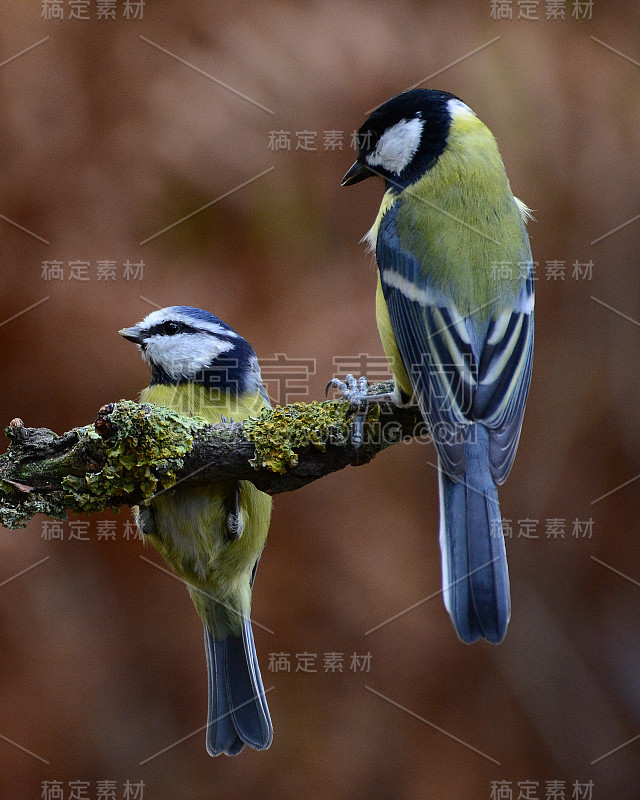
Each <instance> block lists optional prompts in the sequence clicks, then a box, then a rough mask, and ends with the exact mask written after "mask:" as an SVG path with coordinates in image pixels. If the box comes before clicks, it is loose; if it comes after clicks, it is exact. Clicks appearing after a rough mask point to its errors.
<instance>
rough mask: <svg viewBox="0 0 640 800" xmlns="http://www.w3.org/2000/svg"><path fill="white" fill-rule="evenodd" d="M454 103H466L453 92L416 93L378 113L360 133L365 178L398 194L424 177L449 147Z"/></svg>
mask: <svg viewBox="0 0 640 800" xmlns="http://www.w3.org/2000/svg"><path fill="white" fill-rule="evenodd" d="M452 100H453V101H456V102H458V103H460V102H461V101H460V100H459V99H458V98H457V97H456V96H455V95H453V94H450V93H449V92H442V91H436V90H434V89H412V90H410V91H408V92H403V93H402V94H399V95H396V96H395V97H393V98H391V100H388V101H387V102H386V103H384V104H383V105H381V106H380V107H379V108H377V109H376V110H375V111H374V112H373V113H372V114H371V116H370V117H369V118H368V119H367V120H366V121H365V123H364V124H363V125H362V127H361V128H360V130H359V132H358V143H359V146H360V149H359V151H358V161H357V162H356V163H359V164H360V165H361V167H362V172H361V173H360V174H361V176H362V177H366V173H367V171H368V173H369V174H377V175H380V176H381V177H383V178H384V179H385V181H386V182H387V188H388V189H392V190H393V191H396V192H397V191H401V190H402V189H404V188H406V187H407V186H409V185H410V184H412V183H414V182H415V181H416V180H418V178H420V177H421V176H422V175H424V173H425V172H426V171H427V170H428V169H431V168H432V167H433V166H434V164H435V163H436V161H437V160H438V158H439V156H440V155H441V154H442V153H443V152H444V150H445V148H446V146H447V136H448V133H449V127H450V124H451V113H450V107H449V102H450V101H452ZM354 166H355V165H354ZM347 174H348V173H347ZM349 182H355V181H347V183H349Z"/></svg>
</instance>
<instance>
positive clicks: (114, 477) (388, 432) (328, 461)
mask: <svg viewBox="0 0 640 800" xmlns="http://www.w3.org/2000/svg"><path fill="white" fill-rule="evenodd" d="M385 388H387V389H388V386H387V385H384V384H379V385H378V386H372V387H371V389H370V391H371V393H373V392H379V391H383V390H384V389H385ZM350 433H351V422H350V412H349V405H348V403H347V402H345V401H344V400H340V401H334V400H331V401H326V402H322V403H294V404H292V405H288V406H278V407H276V408H275V409H273V410H271V409H264V410H263V411H262V413H261V415H260V416H259V417H258V418H251V419H249V420H245V421H244V422H223V423H219V424H217V425H210V424H208V423H207V422H206V421H205V420H204V419H201V418H197V417H194V418H191V417H183V416H181V415H180V414H177V413H176V412H173V411H169V410H168V409H166V408H162V407H160V406H152V405H148V404H145V405H140V404H138V403H133V402H131V401H129V400H121V401H119V402H118V403H109V404H108V405H106V406H104V407H103V408H101V409H100V412H99V415H98V418H97V419H96V421H95V423H94V424H92V425H85V426H84V427H81V428H74V429H73V430H72V431H69V432H68V433H65V434H63V435H62V436H57V435H56V434H55V433H53V431H50V430H48V429H46V428H27V427H25V426H24V424H23V423H22V421H21V420H19V419H15V420H13V421H12V422H11V424H10V425H9V427H8V428H6V434H7V436H8V438H9V439H10V445H9V449H8V450H7V452H6V453H4V454H3V455H2V456H0V523H2V524H3V525H5V526H6V527H9V528H16V527H21V526H23V525H24V524H25V522H26V521H27V520H29V519H30V518H31V517H32V516H33V515H34V514H46V515H47V516H50V517H55V518H59V519H65V518H66V511H74V512H77V513H91V512H97V511H102V510H104V509H105V508H118V507H119V506H121V505H136V504H139V503H142V502H144V501H145V500H149V499H150V498H152V497H153V496H154V495H157V494H158V493H160V492H164V491H173V490H174V489H179V486H187V485H203V484H209V483H214V482H215V481H219V480H229V479H236V480H248V481H251V482H252V483H254V484H255V485H256V486H257V487H258V488H259V489H262V491H264V492H268V493H269V494H277V493H279V492H288V491H292V490H293V489H298V488H300V487H301V486H304V485H306V484H307V483H311V482H312V481H314V480H316V479H317V478H321V477H323V476H324V475H328V474H329V473H331V472H335V471H337V470H339V469H342V468H343V467H346V466H347V465H349V464H364V463H366V462H368V461H370V460H371V459H372V458H373V457H374V456H375V455H376V453H378V452H380V451H381V450H384V449H385V448H386V447H388V446H390V445H392V444H396V443H398V442H400V441H402V440H407V439H410V438H413V437H415V436H421V435H424V434H425V433H426V431H425V429H424V425H423V424H422V421H421V418H420V415H419V413H418V412H417V410H416V409H415V408H413V407H410V408H402V409H399V408H395V407H393V406H385V405H382V406H380V407H375V408H374V409H373V410H372V411H371V412H370V414H369V417H368V419H367V423H366V425H365V435H364V441H363V443H362V444H361V445H360V447H359V448H358V449H357V450H356V448H355V447H354V445H353V443H352V441H351V436H350Z"/></svg>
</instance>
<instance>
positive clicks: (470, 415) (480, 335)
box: [342, 89, 534, 643]
mask: <svg viewBox="0 0 640 800" xmlns="http://www.w3.org/2000/svg"><path fill="white" fill-rule="evenodd" d="M374 175H377V176H380V177H381V178H382V179H383V180H384V182H385V189H386V191H385V194H384V197H383V199H382V204H381V206H380V210H379V213H378V216H377V218H376V220H375V223H374V225H373V227H372V228H371V230H370V231H369V233H368V234H367V235H366V236H365V239H366V240H367V242H368V243H369V245H370V247H371V249H372V250H375V254H376V260H377V263H378V272H379V275H378V287H377V294H376V317H377V323H378V330H379V332H380V337H381V339H382V344H383V347H384V350H385V353H386V355H387V357H388V359H389V362H390V365H391V369H392V372H393V377H394V380H395V392H394V394H393V398H394V399H395V400H396V402H407V401H409V399H410V398H412V399H413V401H414V402H417V403H418V404H419V407H420V410H421V413H422V416H423V418H424V419H425V421H426V422H427V423H428V425H429V428H430V432H431V436H432V438H433V440H434V443H435V446H436V449H437V453H438V473H439V494H440V548H441V553H442V581H443V596H444V602H445V606H446V608H447V610H448V612H449V614H450V615H451V618H452V620H453V624H454V626H455V628H456V631H457V633H458V636H459V637H460V639H462V641H464V642H467V643H471V642H474V641H476V640H477V639H480V638H482V637H484V638H486V639H488V640H489V641H490V642H494V643H497V642H500V641H502V639H503V638H504V636H505V633H506V631H507V625H508V623H509V617H510V613H511V603H510V597H509V576H508V570H507V558H506V552H505V544H504V536H503V530H502V522H501V517H500V507H499V505H498V492H497V488H496V487H497V486H498V485H500V484H502V483H503V481H504V480H505V479H506V477H507V475H508V474H509V471H510V469H511V466H512V464H513V460H514V457H515V453H516V449H517V446H518V440H519V438H520V429H521V426H522V419H523V415H524V408H525V402H526V399H527V394H528V391H529V384H530V381H531V365H532V357H533V305H534V285H533V278H534V276H533V264H532V255H531V248H530V245H529V238H528V236H527V232H526V229H525V222H526V221H527V219H528V218H529V216H530V214H529V210H528V209H527V208H526V206H525V205H524V203H522V202H521V201H519V200H518V199H517V198H515V197H514V196H513V193H512V191H511V187H510V185H509V181H508V179H507V175H506V172H505V168H504V164H503V162H502V158H501V156H500V153H499V151H498V146H497V144H496V141H495V139H494V137H493V135H492V134H491V132H490V131H489V129H488V128H487V127H486V125H484V124H483V123H482V122H481V121H480V120H479V119H478V117H477V116H476V115H475V113H474V112H473V111H472V110H471V109H470V108H469V106H467V105H466V104H465V103H463V102H462V101H461V100H460V99H458V98H457V97H455V96H454V95H452V94H449V93H448V92H442V91H435V90H429V89H415V90H412V91H408V92H404V93H402V94H399V95H397V96H396V97H393V98H392V99H391V100H389V101H388V102H386V103H384V104H383V105H382V106H380V107H379V108H378V109H377V110H376V111H374V112H373V113H372V114H371V116H370V117H369V118H368V119H367V120H366V121H365V123H364V124H363V126H362V127H361V128H360V131H359V133H358V158H357V160H356V162H355V164H353V166H352V167H351V169H349V171H348V172H347V174H346V175H345V176H344V178H343V180H342V185H343V186H351V185H353V184H354V183H357V182H359V181H361V180H364V179H365V178H369V177H371V176H374ZM349 379H350V380H349V385H348V386H347V387H346V388H347V394H348V395H349V396H350V397H351V399H352V400H354V398H355V400H356V405H357V400H358V398H359V400H360V402H362V391H361V389H362V387H359V386H358V382H356V381H355V380H354V379H353V377H352V376H349ZM374 401H375V397H373V398H369V402H374Z"/></svg>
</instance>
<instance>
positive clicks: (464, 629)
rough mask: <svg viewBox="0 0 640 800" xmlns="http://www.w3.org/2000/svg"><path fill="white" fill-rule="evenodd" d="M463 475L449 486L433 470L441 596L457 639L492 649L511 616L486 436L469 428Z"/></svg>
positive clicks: (474, 427) (479, 428) (448, 481)
mask: <svg viewBox="0 0 640 800" xmlns="http://www.w3.org/2000/svg"><path fill="white" fill-rule="evenodd" d="M465 457H466V470H465V475H464V477H463V478H462V479H461V480H458V481H454V480H452V479H451V478H450V477H449V476H447V475H446V474H445V473H444V471H443V469H442V468H441V467H440V469H439V478H440V548H441V551H442V581H443V595H444V601H445V606H446V608H447V611H448V612H449V614H450V615H451V619H452V620H453V624H454V626H455V628H456V631H457V633H458V636H459V637H460V638H461V639H462V641H463V642H466V643H467V644H471V643H472V642H475V641H477V640H478V639H481V638H485V639H488V641H490V642H493V643H495V644H497V643H498V642H501V641H502V640H503V638H504V636H505V634H506V632H507V626H508V624H509V617H510V614H511V601H510V597H509V572H508V568H507V554H506V550H505V545H504V536H503V532H502V523H501V519H500V506H499V504H498V490H497V489H496V485H495V483H494V481H493V478H492V476H491V471H490V468H489V432H488V430H487V429H486V428H485V427H484V426H483V425H481V424H478V423H476V424H474V425H470V426H469V428H468V429H467V435H466V441H465Z"/></svg>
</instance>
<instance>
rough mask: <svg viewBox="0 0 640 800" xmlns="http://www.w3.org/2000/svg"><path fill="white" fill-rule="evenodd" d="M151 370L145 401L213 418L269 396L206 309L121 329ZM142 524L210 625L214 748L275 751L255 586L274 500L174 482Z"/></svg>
mask: <svg viewBox="0 0 640 800" xmlns="http://www.w3.org/2000/svg"><path fill="white" fill-rule="evenodd" d="M120 333H121V334H122V336H124V337H125V338H126V339H129V341H132V342H135V344H137V345H138V346H139V348H140V351H141V353H142V358H143V359H144V360H145V361H146V362H147V363H148V364H149V366H150V367H151V384H150V386H149V387H148V388H147V389H144V390H143V391H142V394H141V396H140V400H141V401H142V402H146V403H155V404H157V405H161V406H166V407H167V408H171V409H174V410H176V411H178V412H180V413H182V414H185V415H191V416H201V417H204V418H205V419H207V420H208V421H209V422H211V423H216V422H220V421H221V420H222V418H223V417H226V418H227V419H233V420H236V421H238V420H242V419H246V418H247V417H248V416H250V415H255V414H257V413H258V412H259V410H260V409H261V408H262V407H263V406H268V405H269V400H268V398H267V395H266V393H265V391H264V388H263V385H262V378H261V375H260V369H259V367H258V359H257V358H256V354H255V352H254V351H253V348H252V347H251V345H250V344H249V343H248V342H247V341H245V339H243V338H242V337H241V336H239V335H238V334H237V333H236V332H235V331H234V330H232V329H231V328H230V327H229V326H228V325H226V324H225V323H224V322H222V321H221V320H219V319H218V318H217V317H215V316H214V315H213V314H210V313H209V312H208V311H202V310H201V309H199V308H191V307H189V306H172V307H170V308H163V309H161V310H160V311H154V312H153V313H151V314H149V316H147V317H146V318H145V319H143V320H142V322H139V323H138V324H137V325H134V326H133V327H132V328H124V329H123V330H121V331H120ZM137 518H138V524H139V526H140V528H141V530H142V532H143V534H144V535H145V538H146V539H148V540H149V541H150V542H151V543H152V544H153V545H154V546H155V547H156V548H157V550H158V551H159V552H160V553H161V554H162V556H163V557H164V559H165V560H166V561H167V562H168V563H169V565H170V566H171V567H172V569H173V570H175V572H177V574H178V575H180V577H181V578H182V579H183V580H184V581H185V583H186V585H187V589H188V591H189V594H190V595H191V599H192V600H193V604H194V605H195V607H196V610H197V612H198V614H199V615H200V618H201V619H202V622H203V623H204V639H205V650H206V655H207V668H208V674H209V714H208V726H207V750H208V751H209V753H210V754H211V755H214V756H216V755H219V754H220V753H226V754H227V755H236V754H237V753H239V752H240V751H241V750H242V749H243V747H244V745H245V744H246V745H249V747H253V748H255V749H256V750H264V749H265V748H267V747H269V745H270V744H271V740H272V738H273V727H272V725H271V718H270V716H269V709H268V707H267V701H266V698H265V691H264V687H263V685H262V679H261V677H260V669H259V667H258V658H257V655H256V650H255V645H254V642H253V633H252V630H251V621H250V619H249V613H250V610H251V588H252V586H253V581H254V579H255V575H256V569H257V566H258V561H259V560H260V554H261V553H262V548H263V547H264V544H265V541H266V538H267V532H268V530H269V521H270V518H271V498H270V497H269V496H268V495H266V494H264V493H263V492H260V491H258V489H256V488H255V486H254V485H253V484H252V483H249V482H247V481H226V482H222V483H216V484H214V485H211V486H206V487H197V488H185V489H183V488H177V489H175V490H174V491H171V492H166V493H164V494H161V495H160V496H158V497H156V498H154V499H153V500H152V501H151V502H150V504H149V505H148V506H145V507H143V508H140V509H139V510H138V512H137Z"/></svg>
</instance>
